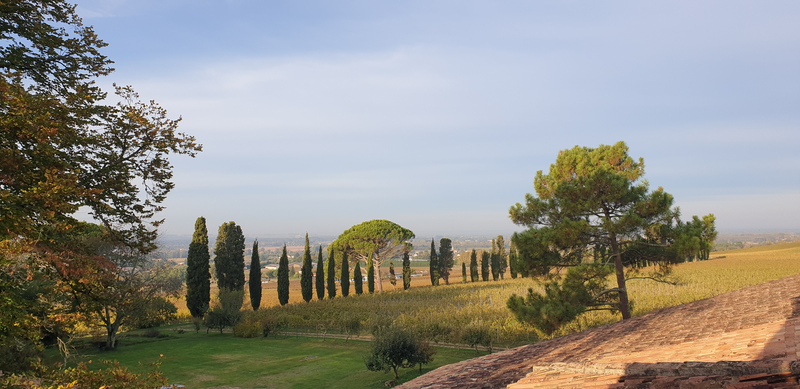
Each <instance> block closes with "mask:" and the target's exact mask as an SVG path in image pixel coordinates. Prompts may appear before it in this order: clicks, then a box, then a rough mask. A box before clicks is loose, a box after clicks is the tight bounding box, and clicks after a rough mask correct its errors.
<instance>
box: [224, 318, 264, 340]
mask: <svg viewBox="0 0 800 389" xmlns="http://www.w3.org/2000/svg"><path fill="white" fill-rule="evenodd" d="M233 334H234V335H235V336H238V337H240V338H255V337H257V336H262V335H263V336H267V335H268V334H269V330H266V331H265V329H264V326H262V325H261V323H259V322H258V321H254V320H243V321H240V322H239V323H237V324H236V325H235V326H233Z"/></svg>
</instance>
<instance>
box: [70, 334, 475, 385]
mask: <svg viewBox="0 0 800 389" xmlns="http://www.w3.org/2000/svg"><path fill="white" fill-rule="evenodd" d="M163 332H169V333H170V334H171V336H170V337H169V338H165V339H159V340H153V341H152V342H138V341H139V340H141V339H140V338H137V339H136V341H137V343H131V342H126V339H124V338H123V339H122V342H121V346H120V347H119V348H118V349H117V350H116V351H112V352H96V353H94V354H93V355H86V352H85V351H84V357H83V358H82V359H91V360H93V364H94V363H97V361H100V360H117V361H119V362H120V363H121V364H122V365H124V366H128V367H130V368H132V369H133V370H134V371H144V370H145V369H146V368H147V365H149V364H150V363H153V362H157V361H158V360H159V358H160V359H161V363H162V364H161V371H162V372H163V373H164V375H165V376H166V377H167V378H169V382H170V383H171V384H182V385H186V387H187V388H188V389H198V388H212V387H236V388H350V389H355V388H384V387H385V386H384V382H385V381H387V380H391V379H393V375H392V374H391V373H386V374H384V373H382V372H372V371H369V370H367V369H366V368H365V367H364V362H363V358H364V357H365V356H366V355H367V354H368V353H369V347H370V343H369V342H364V341H355V340H350V341H345V340H342V339H325V340H323V339H320V338H305V337H293V336H270V337H269V338H252V339H244V338H237V337H234V336H233V335H231V334H227V333H226V334H219V333H210V334H206V333H205V332H203V331H201V332H200V333H194V332H187V333H185V334H177V333H175V332H173V331H163ZM485 354H486V353H485V352H481V353H480V354H476V352H475V351H474V350H458V349H449V348H437V353H436V355H435V356H434V361H433V363H431V364H429V365H425V366H424V367H423V369H422V373H420V372H419V369H418V368H414V369H401V370H400V379H399V380H397V381H398V383H402V382H406V381H408V380H411V379H413V378H415V377H417V376H419V375H420V374H424V373H426V372H428V371H431V370H433V369H435V368H437V367H439V366H444V365H447V364H450V363H454V362H458V361H461V360H465V359H469V358H473V357H476V356H479V355H485ZM159 355H163V357H159Z"/></svg>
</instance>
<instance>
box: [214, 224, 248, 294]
mask: <svg viewBox="0 0 800 389" xmlns="http://www.w3.org/2000/svg"><path fill="white" fill-rule="evenodd" d="M214 254H216V258H214V269H215V270H216V276H217V285H218V286H219V289H220V290H229V291H241V292H244V235H243V234H242V228H241V227H240V226H237V225H236V223H234V222H228V223H223V224H222V225H221V226H220V227H219V232H218V234H217V243H216V246H215V248H214Z"/></svg>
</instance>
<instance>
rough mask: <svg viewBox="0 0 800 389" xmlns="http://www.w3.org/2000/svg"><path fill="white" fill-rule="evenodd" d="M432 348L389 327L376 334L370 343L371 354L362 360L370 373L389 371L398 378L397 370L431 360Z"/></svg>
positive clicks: (412, 336) (404, 332) (409, 334)
mask: <svg viewBox="0 0 800 389" xmlns="http://www.w3.org/2000/svg"><path fill="white" fill-rule="evenodd" d="M434 352H435V351H434V349H433V347H430V345H428V344H427V343H424V342H420V341H419V340H417V337H416V336H414V335H413V334H412V333H410V332H407V331H405V330H403V329H400V328H397V327H389V328H386V329H383V330H381V331H379V332H378V334H377V335H376V337H375V340H374V341H373V342H372V352H371V353H370V355H369V356H367V357H366V358H364V364H365V365H366V367H367V369H369V370H372V371H383V372H384V373H387V372H389V370H391V371H392V372H393V373H394V378H395V379H397V378H399V376H398V374H397V368H399V367H413V366H415V365H417V364H419V365H420V368H421V367H422V364H426V363H429V362H431V361H432V360H433V354H434Z"/></svg>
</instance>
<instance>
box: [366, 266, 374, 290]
mask: <svg viewBox="0 0 800 389" xmlns="http://www.w3.org/2000/svg"><path fill="white" fill-rule="evenodd" d="M367 291H368V292H369V293H375V265H374V264H373V263H372V258H370V259H369V260H368V261H367Z"/></svg>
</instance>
